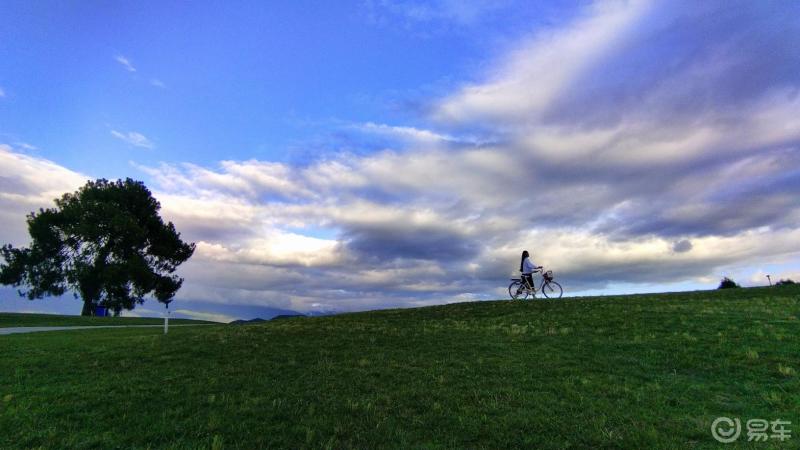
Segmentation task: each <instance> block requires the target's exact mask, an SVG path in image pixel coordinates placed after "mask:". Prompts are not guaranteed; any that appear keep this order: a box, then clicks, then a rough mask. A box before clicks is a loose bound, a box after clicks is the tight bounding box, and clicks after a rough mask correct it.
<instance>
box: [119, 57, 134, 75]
mask: <svg viewBox="0 0 800 450" xmlns="http://www.w3.org/2000/svg"><path fill="white" fill-rule="evenodd" d="M114 60H115V61H116V62H118V63H119V64H120V65H122V67H124V68H125V70H127V71H128V72H136V68H135V67H133V64H131V62H130V60H129V59H128V58H126V57H124V56H122V55H117V56H115V57H114Z"/></svg>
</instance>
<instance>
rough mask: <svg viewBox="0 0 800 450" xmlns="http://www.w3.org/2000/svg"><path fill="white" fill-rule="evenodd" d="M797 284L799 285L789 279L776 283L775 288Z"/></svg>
mask: <svg viewBox="0 0 800 450" xmlns="http://www.w3.org/2000/svg"><path fill="white" fill-rule="evenodd" d="M795 284H797V283H795V282H794V281H792V279H791V278H787V279H785V280H780V281H778V282H777V283H775V286H792V285H795Z"/></svg>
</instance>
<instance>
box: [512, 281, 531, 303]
mask: <svg viewBox="0 0 800 450" xmlns="http://www.w3.org/2000/svg"><path fill="white" fill-rule="evenodd" d="M508 295H510V296H511V298H512V299H514V300H525V299H526V298H528V290H527V289H525V288H524V287H523V286H522V283H521V282H519V281H514V282H512V283H511V284H509V285H508Z"/></svg>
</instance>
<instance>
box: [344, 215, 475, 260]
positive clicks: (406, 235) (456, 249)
mask: <svg viewBox="0 0 800 450" xmlns="http://www.w3.org/2000/svg"><path fill="white" fill-rule="evenodd" d="M342 238H343V240H344V242H345V247H346V248H347V249H348V250H350V251H353V252H356V253H357V254H359V255H360V256H361V257H363V258H366V259H368V260H370V261H375V262H380V261H392V260H394V259H404V258H405V259H422V260H435V261H442V262H445V261H460V260H463V259H465V258H469V257H472V256H474V255H475V254H476V252H477V250H478V249H479V246H478V243H477V242H476V241H475V240H474V239H471V238H469V237H467V236H464V235H463V234H462V233H460V232H459V231H458V230H456V229H447V228H441V227H434V226H414V225H410V224H405V223H402V222H401V223H396V224H392V225H390V226H361V227H352V226H351V227H350V228H349V229H347V230H346V231H345V232H344V233H343V236H342Z"/></svg>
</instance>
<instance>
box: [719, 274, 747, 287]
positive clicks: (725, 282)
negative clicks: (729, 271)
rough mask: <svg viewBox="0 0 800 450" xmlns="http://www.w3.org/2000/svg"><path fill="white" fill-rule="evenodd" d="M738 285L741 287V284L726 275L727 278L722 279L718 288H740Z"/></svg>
mask: <svg viewBox="0 0 800 450" xmlns="http://www.w3.org/2000/svg"><path fill="white" fill-rule="evenodd" d="M738 287H741V286H739V285H738V284H736V282H735V281H733V280H731V279H730V278H728V277H725V278H723V279H722V281H720V283H719V287H718V288H717V289H732V288H738Z"/></svg>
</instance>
